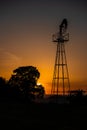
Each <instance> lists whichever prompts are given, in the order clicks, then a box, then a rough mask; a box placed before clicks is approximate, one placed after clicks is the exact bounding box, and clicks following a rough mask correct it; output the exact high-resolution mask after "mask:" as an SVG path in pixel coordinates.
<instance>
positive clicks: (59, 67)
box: [51, 19, 70, 95]
mask: <svg viewBox="0 0 87 130" xmlns="http://www.w3.org/2000/svg"><path fill="white" fill-rule="evenodd" d="M67 26H68V23H67V19H63V21H62V23H61V24H60V26H59V32H58V33H56V34H54V35H53V37H52V40H53V42H55V43H56V45H57V50H56V57H55V65H54V73H53V80H52V89H51V94H53V95H61V94H62V95H66V94H68V93H69V92H70V81H69V73H68V66H67V59H66V53H65V43H66V42H68V41H69V33H67V32H66V31H67ZM67 92H68V93H67Z"/></svg>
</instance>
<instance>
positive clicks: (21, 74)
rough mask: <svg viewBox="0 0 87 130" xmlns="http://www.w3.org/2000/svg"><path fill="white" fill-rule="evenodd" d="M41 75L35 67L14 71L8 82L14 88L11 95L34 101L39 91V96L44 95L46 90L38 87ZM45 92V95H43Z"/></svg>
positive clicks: (20, 68)
mask: <svg viewBox="0 0 87 130" xmlns="http://www.w3.org/2000/svg"><path fill="white" fill-rule="evenodd" d="M39 77H40V73H39V71H38V70H37V68H36V67H34V66H22V67H18V68H17V69H15V70H13V75H12V76H11V78H10V79H9V81H8V84H9V86H10V87H11V88H12V91H11V94H12V95H14V96H15V95H16V96H17V97H19V98H20V97H21V98H23V99H25V100H28V101H32V100H33V99H34V98H35V95H36V93H37V91H38V95H43V94H44V88H43V87H42V86H37V80H38V78H39ZM42 92H43V94H42Z"/></svg>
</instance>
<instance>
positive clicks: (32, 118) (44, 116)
mask: <svg viewBox="0 0 87 130" xmlns="http://www.w3.org/2000/svg"><path fill="white" fill-rule="evenodd" d="M86 124H87V106H86V105H69V104H61V105H59V104H54V103H48V104H47V103H46V104H45V103H43V104H42V103H39V104H29V103H22V102H21V103H20V102H0V130H2V129H11V130H16V129H20V130H21V129H24V130H26V129H30V130H32V129H40V130H42V129H43V130H45V129H53V130H80V129H81V130H84V129H87V125H86Z"/></svg>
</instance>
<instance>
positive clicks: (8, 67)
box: [0, 49, 21, 77]
mask: <svg viewBox="0 0 87 130" xmlns="http://www.w3.org/2000/svg"><path fill="white" fill-rule="evenodd" d="M20 65H21V58H20V57H18V56H16V55H15V54H13V53H11V52H8V51H6V50H4V49H0V76H6V77H8V75H10V74H11V72H12V71H13V69H15V68H16V67H18V66H20Z"/></svg>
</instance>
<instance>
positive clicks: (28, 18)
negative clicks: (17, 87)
mask: <svg viewBox="0 0 87 130" xmlns="http://www.w3.org/2000/svg"><path fill="white" fill-rule="evenodd" d="M18 1H19V0H18ZM22 1H23V0H22ZM66 1H67V2H65V1H64V0H62V1H61V0H59V1H57V0H54V1H52V0H51V1H50V3H49V1H48V0H47V1H43V2H41V1H40V0H37V2H35V1H34V0H32V1H31V2H30V3H28V2H26V0H25V2H24V3H17V1H16V2H11V1H8V2H2V3H1V4H0V10H1V11H0V76H3V77H5V78H7V79H8V78H9V77H10V76H11V74H12V71H13V70H14V69H15V68H17V67H19V66H24V65H25V66H27V65H32V66H36V67H37V69H38V70H39V72H40V74H41V75H40V79H39V80H38V82H40V83H41V84H42V85H43V86H44V87H45V90H46V93H50V91H51V83H52V76H53V69H54V61H55V54H56V45H55V44H54V43H53V42H52V35H53V33H55V32H57V31H58V27H59V24H60V22H61V21H62V19H63V18H64V17H66V18H67V19H68V32H69V35H70V39H69V42H68V43H67V44H66V55H67V63H68V69H69V76H70V83H71V88H72V89H75V88H82V89H85V90H87V36H86V34H87V14H86V12H87V8H86V7H87V2H86V1H85V0H80V1H79V3H78V2H77V0H76V1H75V2H73V0H72V1H70V2H69V0H66Z"/></svg>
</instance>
